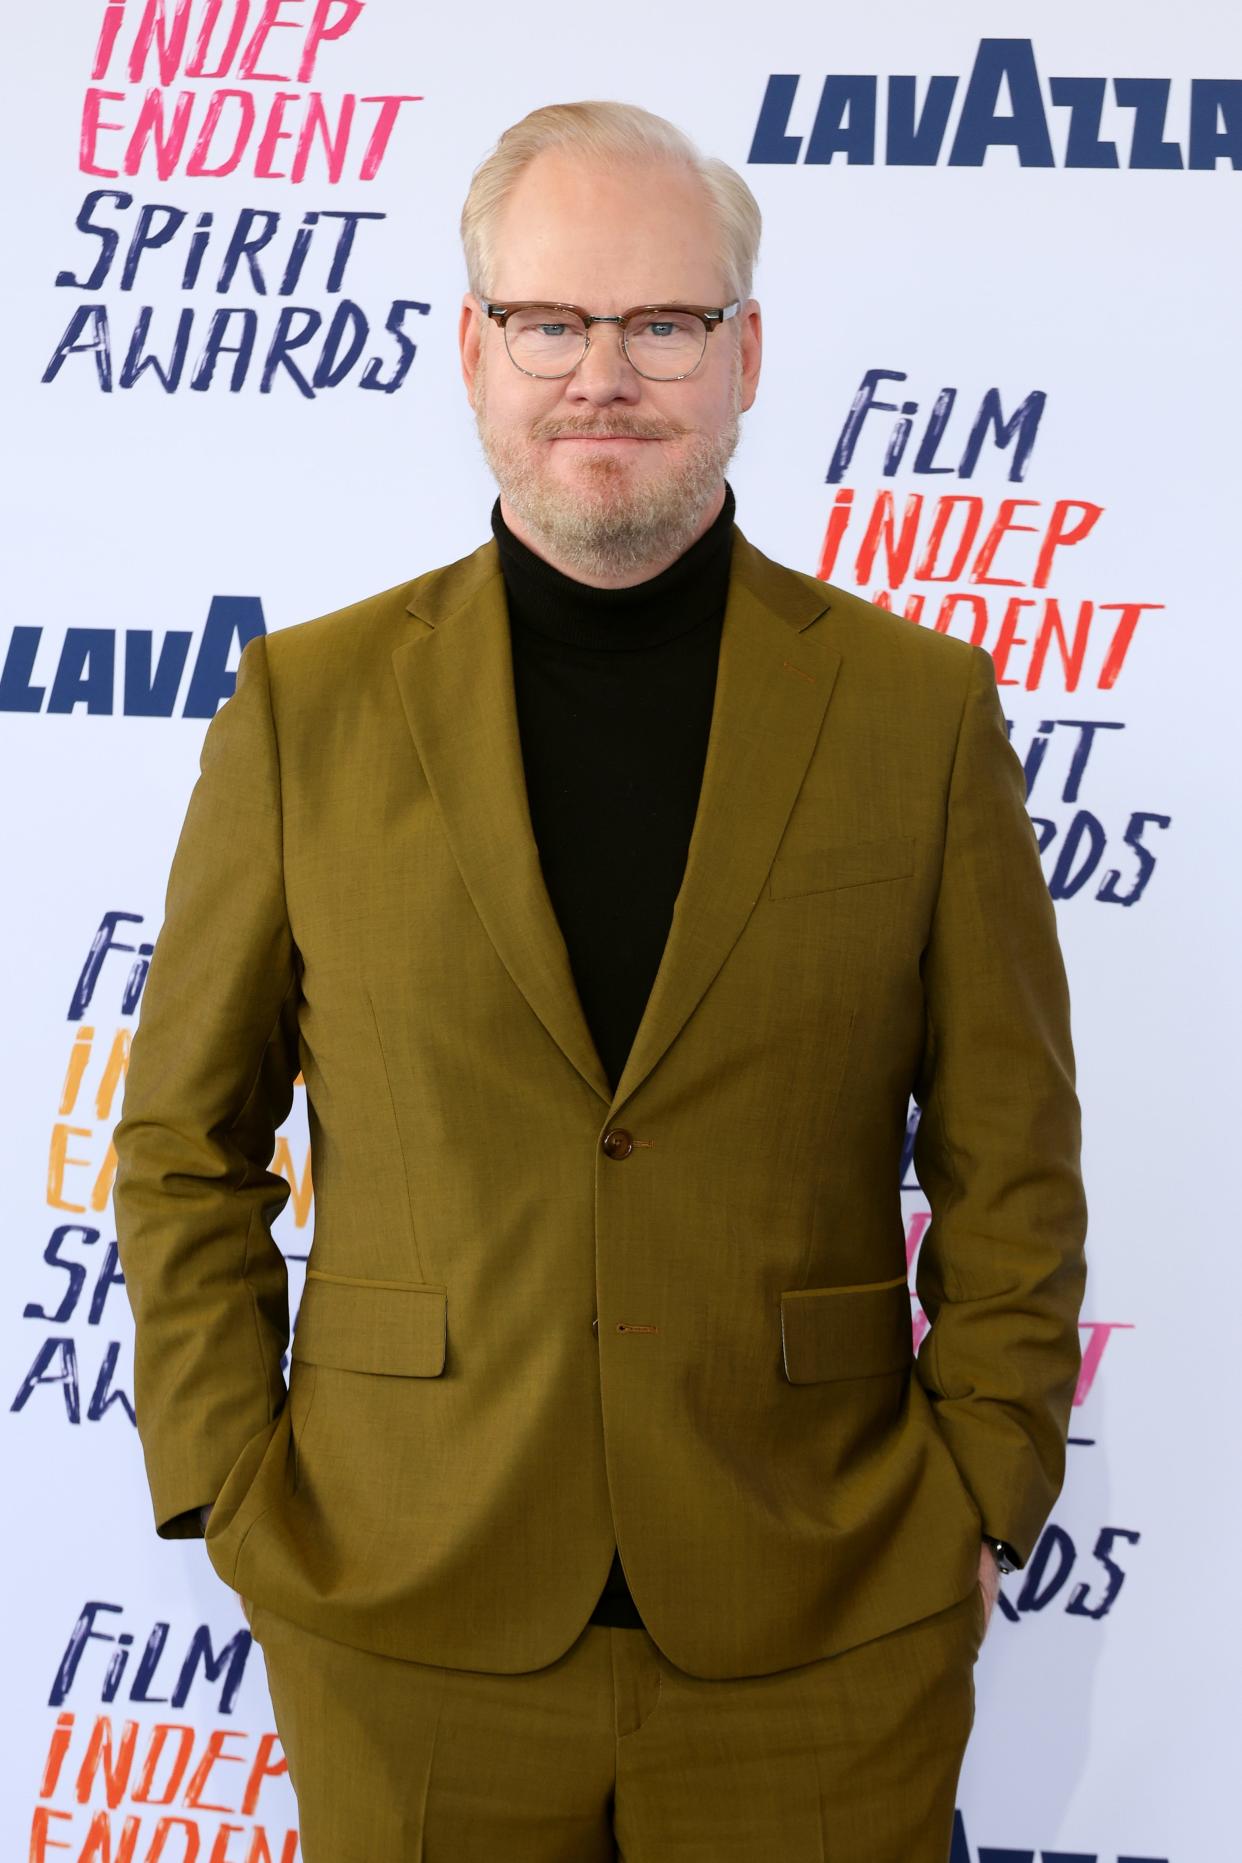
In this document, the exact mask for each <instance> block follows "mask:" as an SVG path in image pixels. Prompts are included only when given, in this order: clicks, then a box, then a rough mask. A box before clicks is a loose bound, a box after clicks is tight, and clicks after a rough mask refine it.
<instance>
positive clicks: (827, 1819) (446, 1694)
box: [247, 1584, 984, 1863]
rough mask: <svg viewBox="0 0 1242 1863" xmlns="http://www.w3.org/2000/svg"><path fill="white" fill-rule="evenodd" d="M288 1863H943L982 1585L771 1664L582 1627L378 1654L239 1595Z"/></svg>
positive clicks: (971, 1701)
mask: <svg viewBox="0 0 1242 1863" xmlns="http://www.w3.org/2000/svg"><path fill="white" fill-rule="evenodd" d="M247 1608H248V1610H249V1613H250V1622H251V1629H252V1631H253V1634H254V1636H255V1640H256V1643H257V1644H258V1646H259V1647H260V1648H261V1649H262V1652H263V1656H264V1660H265V1663H266V1666H267V1678H268V1687H269V1690H270V1693H271V1698H272V1706H273V1708H274V1710H275V1715H276V1726H277V1729H278V1731H279V1733H280V1737H281V1741H282V1744H283V1746H284V1750H285V1757H286V1759H287V1761H288V1765H289V1775H290V1779H291V1781H292V1784H293V1789H294V1791H295V1793H296V1795H297V1801H298V1814H299V1822H300V1827H301V1840H302V1855H303V1859H304V1863H603V1860H604V1859H608V1860H609V1863H612V1860H613V1859H617V1858H621V1859H624V1863H768V1860H769V1859H770V1860H771V1863H947V1859H948V1856H949V1847H950V1841H951V1835H952V1827H953V1812H954V1798H955V1794H956V1790H957V1781H958V1776H959V1772H960V1769H961V1763H962V1758H963V1755H964V1753H965V1749H966V1742H967V1739H968V1737H969V1734H970V1730H971V1726H972V1723H973V1721H974V1712H975V1687H974V1669H975V1662H976V1659H977V1657H978V1653H979V1647H980V1644H981V1642H982V1638H983V1629H984V1602H983V1593H982V1591H981V1589H980V1587H979V1586H978V1584H975V1585H974V1586H972V1588H971V1591H970V1594H969V1595H968V1596H967V1597H965V1598H963V1599H961V1600H960V1602H959V1603H957V1604H954V1605H951V1606H950V1607H949V1608H948V1609H947V1610H944V1611H938V1612H937V1613H935V1615H933V1616H931V1617H924V1618H920V1619H919V1620H918V1621H916V1622H915V1623H912V1624H907V1625H904V1626H903V1627H902V1628H901V1629H899V1630H896V1631H893V1632H891V1633H890V1634H889V1635H887V1636H882V1637H875V1638H873V1639H872V1640H871V1641H870V1642H867V1643H862V1644H858V1645H856V1646H855V1647H854V1648H853V1649H849V1650H844V1651H842V1652H840V1653H839V1654H838V1655H835V1656H829V1657H825V1658H823V1659H822V1660H820V1661H816V1662H810V1663H805V1664H802V1665H800V1666H799V1667H797V1668H794V1669H784V1670H780V1671H778V1672H777V1673H776V1674H773V1675H759V1676H742V1677H739V1678H737V1679H727V1680H722V1681H713V1680H703V1679H701V1678H698V1677H695V1676H691V1675H687V1674H686V1673H685V1672H684V1671H683V1670H681V1669H678V1668H676V1667H675V1666H674V1665H673V1664H672V1663H671V1662H669V1661H668V1659H667V1657H665V1656H664V1654H663V1653H662V1652H661V1650H660V1649H659V1648H658V1647H657V1645H656V1644H655V1643H654V1642H653V1641H652V1639H651V1637H650V1636H648V1634H647V1632H646V1631H645V1630H641V1629H629V1628H624V1629H622V1628H615V1629H614V1628H612V1627H611V1626H608V1625H601V1624H587V1626H586V1627H585V1629H584V1630H583V1632H582V1634H581V1636H580V1637H579V1638H578V1639H577V1641H576V1642H575V1643H574V1644H573V1645H572V1646H571V1647H570V1648H569V1649H568V1650H567V1651H566V1652H565V1654H564V1655H563V1656H561V1657H559V1658H558V1659H557V1661H555V1662H553V1663H549V1664H548V1665H547V1667H546V1668H543V1669H536V1670H531V1671H529V1672H526V1673H523V1674H517V1675H492V1674H483V1673H480V1672H478V1671H476V1670H470V1669H450V1668H442V1667H439V1666H433V1665H431V1664H424V1663H417V1662H407V1661H403V1660H400V1659H398V1658H395V1657H388V1656H377V1655H373V1654H371V1653H370V1652H368V1651H364V1650H356V1649H352V1648H349V1647H347V1646H346V1645H344V1644H341V1643H334V1642H329V1641H328V1640H327V1639H326V1638H324V1637H319V1636H316V1635H314V1634H312V1633H311V1632H309V1631H306V1630H303V1629H302V1628H301V1627H300V1626H299V1625H297V1624H293V1623H291V1622H289V1621H288V1619H286V1618H283V1617H279V1616H277V1615H276V1613H275V1612H273V1611H269V1610H268V1609H266V1607H264V1606H258V1607H255V1606H248V1607H247Z"/></svg>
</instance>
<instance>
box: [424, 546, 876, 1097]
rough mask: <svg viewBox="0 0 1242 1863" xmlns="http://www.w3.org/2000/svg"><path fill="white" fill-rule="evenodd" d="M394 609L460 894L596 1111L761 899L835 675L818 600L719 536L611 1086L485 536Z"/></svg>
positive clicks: (672, 1020) (672, 1029)
mask: <svg viewBox="0 0 1242 1863" xmlns="http://www.w3.org/2000/svg"><path fill="white" fill-rule="evenodd" d="M454 569H455V570H458V569H459V571H460V573H458V574H456V575H451V574H449V573H448V572H437V574H436V575H434V576H432V577H429V578H427V579H426V580H425V581H424V582H423V583H422V585H421V586H420V588H419V589H417V590H416V591H415V593H414V596H413V598H412V599H411V601H410V603H409V609H410V612H411V613H412V614H414V615H416V616H417V617H418V619H419V620H420V621H421V622H422V623H424V626H423V627H422V629H421V631H420V632H419V634H418V635H417V636H416V637H415V638H413V639H411V640H408V641H404V642H403V643H402V644H401V646H400V647H398V648H397V649H396V651H395V652H394V654H393V657H392V663H393V671H394V673H395V675H396V679H397V684H398V687H399V689H400V693H401V699H402V703H403V705H404V708H405V714H406V717H407V719H408V721H409V726H410V731H411V733H412V734H413V738H414V743H415V747H416V749H417V751H418V755H419V758H420V760H421V762H422V766H423V769H424V771H425V773H426V776H427V782H428V785H429V787H430V789H431V792H432V795H433V797H434V799H435V802H436V805H437V807H438V808H439V811H440V815H441V819H442V821H443V824H444V830H445V833H446V835H447V836H448V839H449V843H450V845H451V847H452V850H453V855H454V858H455V859H456V861H457V864H458V867H459V869H460V871H461V875H462V879H463V881H464V883H465V885H466V889H467V891H468V892H469V894H470V897H471V899H472V901H473V903H474V906H475V909H476V910H477V912H478V914H479V917H480V919H481V920H482V922H483V925H484V927H485V929H486V931H487V933H488V936H489V937H490V938H491V940H492V942H493V944H494V945H495V947H496V950H497V952H498V953H499V955H500V958H501V961H502V962H503V963H504V965H505V968H506V969H507V970H508V972H509V974H510V976H511V977H512V978H513V981H514V982H515V983H516V984H517V986H518V988H519V989H520V990H521V992H522V994H523V995H524V996H525V998H526V1000H527V1002H528V1003H529V1004H530V1007H531V1008H532V1009H533V1010H534V1012H535V1014H536V1015H537V1016H538V1017H539V1019H540V1021H541V1022H542V1023H543V1024H544V1026H545V1028H546V1029H547V1030H548V1033H549V1034H550V1035H551V1036H552V1038H553V1040H554V1041H555V1042H557V1044H558V1045H559V1047H560V1048H561V1049H562V1050H563V1052H564V1053H565V1055H566V1056H567V1057H568V1059H569V1060H570V1061H571V1062H572V1063H573V1065H574V1066H575V1067H576V1068H577V1070H578V1072H579V1073H580V1074H581V1075H582V1077H583V1079H584V1080H586V1081H587V1083H588V1085H590V1086H591V1087H593V1088H594V1090H595V1092H596V1093H597V1094H598V1095H599V1097H600V1099H601V1101H602V1102H603V1104H604V1106H605V1107H606V1108H607V1109H608V1111H609V1113H610V1114H615V1113H616V1112H617V1110H618V1109H619V1107H620V1106H621V1104H622V1103H623V1102H624V1101H625V1100H627V1099H629V1098H630V1096H631V1095H632V1094H633V1093H634V1092H635V1090H636V1089H637V1088H638V1086H639V1085H640V1084H641V1083H642V1081H643V1080H645V1079H646V1077H647V1076H648V1074H650V1072H651V1071H652V1069H653V1068H654V1067H655V1066H656V1064H657V1062H658V1061H659V1060H660V1059H661V1058H662V1056H663V1055H664V1054H665V1053H666V1052H667V1050H668V1048H669V1047H670V1045H671V1044H672V1042H673V1041H674V1040H675V1038H676V1037H677V1035H678V1034H679V1032H680V1030H681V1029H682V1027H683V1026H684V1025H685V1023H686V1021H687V1019H688V1018H689V1016H690V1015H691V1013H692V1011H693V1010H694V1009H695V1008H696V1006H697V1005H698V1003H699V1002H700V1000H701V999H702V997H703V994H704V992H705V991H706V990H707V988H708V986H709V985H710V983H711V981H712V979H713V978H714V977H715V975H716V973H717V971H718V970H719V969H720V966H721V965H722V964H723V962H724V960H725V958H726V957H727V956H728V954H729V952H730V950H731V949H732V947H733V945H734V944H735V942H736V941H737V938H738V937H739V935H740V933H741V931H742V928H743V926H744V925H745V923H746V920H747V918H748V917H749V916H750V913H751V912H752V911H753V910H754V907H755V905H756V904H757V902H758V900H759V898H760V897H761V895H762V892H763V888H764V884H765V881H766V879H767V874H768V869H769V867H770V866H771V864H772V859H773V856H774V855H775V853H776V848H777V845H778V843H779V841H780V838H781V834H782V832H783V830H784V826H785V822H786V820H787V818H788V816H789V813H790V811H791V809H792V808H793V804H794V800H795V798H796V796H797V793H798V790H799V787H800V786H801V783H802V779H803V777H804V775H805V773H806V768H807V764H808V763H809V761H810V757H811V752H812V750H813V749H814V746H815V742H816V739H817V737H818V735H819V730H820V727H821V724H822V723H823V719H824V715H825V712H826V711H827V708H828V702H829V699H830V697H831V695H832V689H833V685H834V683H835V680H836V676H837V671H838V668H839V665H840V654H839V653H838V651H837V649H836V648H835V647H834V646H833V645H832V644H831V643H830V642H829V641H828V640H826V639H824V640H821V639H819V638H818V637H817V636H816V635H812V634H807V633H806V632H805V630H806V629H807V628H809V627H810V625H811V623H812V622H813V621H815V620H817V619H818V617H819V616H820V615H822V614H823V613H824V611H825V609H827V608H828V606H829V594H828V591H827V589H826V588H825V589H824V593H823V596H822V598H821V597H820V595H819V594H818V593H817V591H816V590H813V589H810V588H808V587H807V584H806V582H805V581H804V580H803V579H802V578H800V577H798V576H796V575H795V574H793V572H792V571H790V570H787V569H785V568H783V567H782V566H781V565H780V564H777V563H773V562H771V561H770V560H769V559H768V558H767V557H765V556H764V555H763V554H762V552H761V551H759V550H757V549H756V548H755V547H754V545H753V544H751V543H749V542H748V541H747V539H746V538H745V537H743V535H742V533H741V532H740V531H739V530H738V529H737V527H736V526H735V527H734V542H733V560H732V571H731V575H730V581H729V595H728V600H727V603H726V606H725V615H724V622H723V627H722V630H721V639H720V659H719V665H718V668H717V675H716V694H715V701H714V705H713V709H712V718H711V729H710V732H709V736H708V744H707V757H706V762H705V764H704V769H703V782H702V787H701V790H700V793H699V804H698V811H697V813H696V815H695V820H694V828H693V831H692V834H691V837H690V846H689V850H688V853H687V858H686V868H685V873H684V876H683V878H682V884H681V889H680V891H679V892H678V895H677V900H676V903H675V905H674V908H673V917H672V923H671V925H670V928H669V935H668V940H667V943H666V945H665V948H664V952H663V955H662V957H661V960H660V966H659V970H658V971H657V973H656V978H655V982H654V984H653V986H652V990H651V994H650V996H649V998H648V1000H647V1004H646V1007H645V1009H644V1012H643V1017H642V1021H641V1022H640V1024H639V1027H638V1030H637V1033H636V1034H635V1037H634V1043H633V1046H632V1048H631V1050H630V1053H629V1056H628V1058H627V1060H626V1063H625V1068H624V1071H623V1073H622V1075H621V1079H620V1080H619V1082H618V1083H617V1090H616V1093H615V1094H613V1093H611V1092H610V1090H609V1086H608V1079H607V1076H606V1074H605V1072H604V1068H603V1064H602V1063H601V1061H600V1058H599V1055H598V1052H597V1051H596V1048H595V1044H594V1041H593V1040H592V1038H591V1034H590V1030H589V1029H588V1027H587V1024H586V1018H585V1017H584V1015H583V1013H582V1006H581V1003H580V1001H579V999H578V993H577V989H576V987H575V984H574V980H573V972H572V970H571V967H570V963H569V955H568V952H567V950H566V947H565V941H564V938H563V937H562V935H561V930H560V926H559V924H558V923H557V919H556V914H555V912H554V910H553V907H552V902H551V900H550V898H549V897H548V891H547V887H546V885H545V883H544V879H543V872H542V869H541V867H540V864H539V853H538V848H537V846H536V843H535V838H534V833H533V830H532V827H531V821H530V813H529V809H528V806H527V799H526V778H525V772H524V770H523V765H522V749H521V739H520V736H519V732H518V723H517V707H516V701H515V698H514V690H513V664H512V655H511V650H510V642H509V619H508V609H507V606H506V601H505V590H504V580H503V577H502V576H501V574H500V565H499V555H498V552H497V550H496V545H495V541H494V540H493V541H492V542H490V543H487V544H484V545H482V546H481V547H480V548H479V549H478V550H476V551H475V552H474V554H473V555H472V556H471V557H469V558H466V559H464V562H463V563H462V565H460V566H456V565H455V566H454Z"/></svg>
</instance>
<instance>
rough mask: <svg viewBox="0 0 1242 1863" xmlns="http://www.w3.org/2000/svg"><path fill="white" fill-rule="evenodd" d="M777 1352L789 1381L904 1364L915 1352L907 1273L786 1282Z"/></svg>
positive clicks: (864, 1373) (870, 1372)
mask: <svg viewBox="0 0 1242 1863" xmlns="http://www.w3.org/2000/svg"><path fill="white" fill-rule="evenodd" d="M781 1355H782V1358H783V1360H784V1366H785V1376H786V1377H787V1378H788V1380H789V1382H790V1383H791V1384H815V1383H818V1382H819V1381H821V1380H822V1379H826V1378H872V1377H875V1376H876V1375H877V1374H878V1373H880V1372H886V1371H902V1370H904V1369H905V1368H906V1367H907V1366H908V1365H909V1364H910V1363H911V1362H912V1360H913V1358H914V1332H913V1326H912V1323H911V1317H910V1290H909V1287H908V1285H907V1281H906V1276H905V1275H900V1276H898V1277H897V1278H896V1279H894V1280H891V1281H873V1282H870V1283H868V1284H867V1285H866V1286H860V1287H798V1288H790V1289H789V1290H788V1291H787V1292H785V1293H783V1294H782V1295H781Z"/></svg>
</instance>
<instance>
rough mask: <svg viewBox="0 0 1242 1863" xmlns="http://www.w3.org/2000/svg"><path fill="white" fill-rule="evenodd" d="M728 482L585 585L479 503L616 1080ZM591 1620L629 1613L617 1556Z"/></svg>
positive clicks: (720, 552)
mask: <svg viewBox="0 0 1242 1863" xmlns="http://www.w3.org/2000/svg"><path fill="white" fill-rule="evenodd" d="M734 508H735V506H734V498H733V490H732V487H731V486H729V485H728V484H727V483H726V485H725V497H724V503H723V505H722V506H721V508H720V511H719V513H718V515H717V516H716V518H715V519H714V521H713V523H712V524H711V526H710V527H709V528H708V529H707V530H706V531H705V532H704V533H703V535H702V536H701V537H700V538H699V539H698V540H697V542H695V543H692V544H691V546H690V548H689V549H688V550H686V551H685V552H684V553H683V554H682V555H681V556H679V557H678V558H677V560H676V562H674V563H670V564H669V566H668V568H667V569H663V570H661V572H660V574H659V575H658V576H651V577H649V578H648V580H647V581H645V582H638V583H634V584H632V585H631V586H630V587H629V588H623V589H596V588H592V587H591V586H590V585H589V584H588V583H585V582H578V581H576V580H575V578H574V577H572V576H567V575H565V574H564V572H563V571H561V570H559V569H556V568H554V567H553V565H552V564H551V563H548V562H545V560H544V559H543V557H541V556H537V555H536V554H535V552H534V551H533V550H531V549H529V548H528V547H527V545H526V544H524V543H522V542H521V541H520V539H519V538H517V537H515V536H514V534H513V532H512V531H511V530H510V529H509V526H508V525H507V524H506V523H505V521H504V518H503V517H502V516H501V512H500V500H499V498H498V499H497V500H496V503H495V505H494V506H493V507H492V531H493V534H494V535H495V538H496V543H497V546H498V548H499V551H500V567H501V573H502V575H503V577H504V582H505V593H506V597H507V601H508V608H509V634H510V642H511V646H512V652H513V686H514V696H515V700H516V705H517V717H518V729H519V734H520V737H521V743H522V761H523V767H524V770H525V776H526V797H527V803H528V806H529V809H530V818H531V826H532V828H533V830H534V835H535V842H536V845H537V847H538V850H539V861H540V866H541V868H542V870H543V877H544V884H545V885H546V887H547V891H548V897H549V899H550V900H551V902H552V907H553V910H554V911H555V913H556V917H557V922H558V924H559V925H560V929H561V934H562V936H563V938H564V940H565V946H566V950H567V951H568V953H569V963H570V968H571V970H572V972H573V977H574V983H575V985H576V987H577V991H578V996H579V1000H580V1001H581V1004H582V1010H583V1014H584V1016H585V1017H586V1022H587V1026H588V1028H589V1029H590V1031H591V1035H592V1037H593V1039H594V1041H595V1046H596V1048H597V1050H598V1052H599V1057H600V1060H601V1062H602V1063H603V1066H604V1072H605V1073H606V1075H607V1077H608V1081H609V1084H610V1085H611V1086H612V1087H613V1088H615V1087H616V1084H617V1082H618V1080H620V1078H621V1070H622V1068H623V1067H624V1065H625V1059H626V1056H627V1055H628V1054H629V1051H630V1048H631V1046H632V1044H633V1040H634V1035H635V1032H636V1031H637V1028H638V1024H639V1022H640V1020H641V1019H642V1013H643V1009H644V1007H645V1005H646V1002H647V998H648V996H649V995H650V993H651V985H652V983H653V982H654V980H655V974H656V971H657V969H658V968H659V963H660V957H661V954H662V952H663V950H664V945H665V942H666V940H667V938H668V930H669V924H670V922H671V920H672V916H673V902H674V900H675V899H676V897H677V893H678V890H679V888H680V886H681V880H682V874H683V872H684V869H685V864H686V852H687V849H688V848H689V845H690V832H691V829H692V828H693V826H694V817H695V812H696V810H697V808H698V801H699V789H700V785H701V783H702V778H703V764H704V761H705V759H706V756H707V736H708V730H709V728H710V725H711V715H712V705H713V702H714V699H715V694H716V666H717V661H718V658H719V652H720V629H721V624H722V622H723V620H724V608H725V600H726V597H727V595H728V589H729V569H730V563H731V559H732V554H733V514H734ZM591 1621H592V1623H605V1624H626V1625H641V1623H642V1619H641V1618H640V1617H639V1615H638V1611H637V1609H636V1607H635V1605H634V1602H633V1599H632V1598H631V1596H630V1593H629V1589H628V1587H627V1585H626V1583H625V1578H624V1575H623V1573H622V1571H621V1563H620V1558H619V1556H614V1558H613V1562H612V1569H611V1571H610V1572H609V1574H608V1581H607V1583H606V1585H605V1587H604V1591H603V1594H602V1595H601V1597H600V1600H599V1603H598V1604H597V1605H596V1607H595V1610H594V1612H593V1613H592V1616H591Z"/></svg>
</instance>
